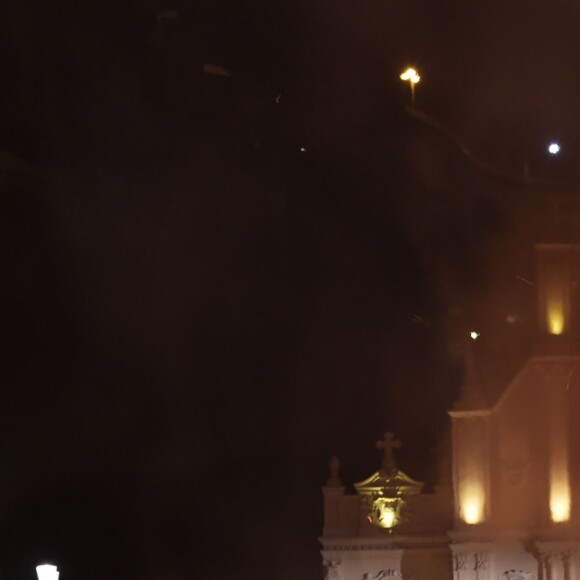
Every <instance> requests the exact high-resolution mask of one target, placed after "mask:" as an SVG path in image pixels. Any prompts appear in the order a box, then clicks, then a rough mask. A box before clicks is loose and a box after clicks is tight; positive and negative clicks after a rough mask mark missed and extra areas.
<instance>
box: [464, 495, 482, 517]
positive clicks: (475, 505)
mask: <svg viewBox="0 0 580 580" xmlns="http://www.w3.org/2000/svg"><path fill="white" fill-rule="evenodd" d="M461 519H462V520H463V521H464V522H465V523H466V524H469V525H475V524H479V523H481V522H482V521H483V497H482V494H478V493H473V492H472V493H470V494H466V497H465V499H464V500H463V501H462V502H461Z"/></svg>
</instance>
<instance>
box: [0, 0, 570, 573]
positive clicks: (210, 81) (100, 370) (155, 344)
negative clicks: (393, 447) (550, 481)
mask: <svg viewBox="0 0 580 580" xmlns="http://www.w3.org/2000/svg"><path fill="white" fill-rule="evenodd" d="M579 21H580V9H578V7H577V5H576V2H574V1H572V0H560V1H554V0H551V1H549V2H548V1H547V0H546V1H540V0H536V1H534V2H530V1H529V0H528V1H526V2H524V1H521V0H516V1H513V2H509V3H506V2H495V3H491V4H490V3H489V2H488V3H485V2H475V1H473V0H467V1H466V0H464V1H462V2H451V1H444V2H428V1H427V0H409V1H407V2H402V3H401V2H398V3H393V2H391V1H390V0H389V1H387V0H381V1H366V0H357V1H355V0H348V1H344V0H332V1H331V0H308V1H307V0H297V1H295V2H284V3H282V2H280V1H277V0H276V1H266V0H262V1H258V0H248V1H246V0H238V1H237V2H226V1H225V0H211V1H210V0H203V1H199V2H195V1H193V0H192V1H191V2H186V1H185V0H183V1H182V2H179V1H177V0H176V1H175V2H172V1H171V0H159V1H154V0H140V1H137V0H114V1H113V0H101V1H99V2H78V0H77V1H72V0H61V1H60V2H57V1H54V0H43V1H40V0H20V1H16V0H5V2H4V5H3V7H2V16H1V18H0V73H1V76H0V79H1V83H0V193H1V194H2V207H3V211H2V213H1V215H2V227H1V228H0V232H1V233H0V235H1V236H2V272H3V275H2V280H3V281H2V283H1V284H0V289H1V293H2V324H1V327H2V336H3V340H2V354H3V356H2V361H3V364H2V380H1V385H2V390H1V399H0V575H2V577H3V578H5V579H7V580H12V579H28V578H33V568H34V566H35V565H36V564H37V563H39V561H41V560H50V561H51V562H53V563H55V564H58V566H59V568H60V569H61V574H62V576H61V577H62V578H63V580H69V579H74V578H86V579H87V580H91V579H101V578H140V579H143V580H147V579H148V578H151V579H158V578H165V579H172V578H175V579H181V578H211V579H215V580H218V579H222V578H224V579H225V578H231V577H234V576H235V577H236V578H243V579H246V578H247V579H250V578H251V579H256V580H260V579H262V578H263V579H272V578H280V579H288V580H290V579H297V578H301V579H305V580H306V579H316V578H319V577H320V576H319V573H320V557H319V554H318V549H319V547H318V543H317V536H318V535H319V534H320V531H321V525H322V497H321V493H320V486H321V485H322V484H323V483H324V481H325V479H326V477H327V468H326V464H327V462H328V459H329V458H330V456H331V455H333V454H335V453H336V454H337V455H338V456H339V457H340V459H341V461H342V463H343V470H342V472H343V479H344V481H345V482H346V483H351V482H353V481H357V480H361V479H363V478H365V477H367V476H368V475H370V474H371V473H372V472H373V471H374V470H375V469H376V468H378V467H379V462H380V457H379V454H378V452H377V451H376V450H375V449H374V441H375V440H376V439H377V438H378V437H380V435H381V434H382V433H383V432H384V431H385V430H393V431H395V432H396V433H397V435H398V436H399V437H400V438H401V439H402V441H403V448H402V449H401V451H400V452H399V454H398V457H399V463H400V465H401V467H402V468H403V469H405V470H406V471H407V472H408V473H409V474H410V475H411V476H413V477H415V478H417V479H421V480H424V481H426V482H427V485H428V486H433V485H435V484H436V482H437V480H438V477H439V473H438V465H439V464H440V463H441V462H444V455H445V449H446V429H447V422H446V410H447V409H448V408H449V407H450V406H451V405H452V402H453V400H454V398H455V397H456V395H457V391H458V388H459V385H460V383H461V377H462V369H461V366H462V354H461V353H462V341H463V337H464V336H465V331H466V329H468V328H471V327H473V326H476V327H477V328H478V329H484V330H483V331H482V344H483V347H482V348H487V349H488V350H490V351H493V350H494V349H495V351H496V352H501V353H503V355H502V356H506V357H507V355H506V352H507V353H508V354H510V355H512V354H513V355H514V357H515V358H517V357H518V356H519V357H521V356H523V354H522V353H523V350H524V349H525V348H526V347H527V346H528V343H527V342H526V341H525V340H523V337H527V336H529V334H530V329H531V328H533V316H530V312H532V311H533V287H532V286H531V285H530V284H527V283H522V282H521V278H524V279H525V280H533V277H534V275H535V274H534V270H533V262H532V255H531V251H530V247H529V245H528V243H529V241H530V239H531V238H530V236H531V234H530V233H529V232H528V231H527V230H526V229H525V228H523V229H522V227H520V225H519V221H518V217H517V216H520V215H524V214H525V215H528V214H531V213H533V212H534V211H535V206H534V203H535V202H534V201H533V200H534V199H535V198H534V196H533V195H532V194H530V193H529V192H528V190H527V189H526V188H525V187H523V186H521V185H519V184H518V183H519V182H518V179H519V177H521V176H523V175H524V174H526V175H528V177H529V176H530V175H531V176H532V177H534V178H535V177H537V178H538V179H539V178H541V179H544V178H545V179H564V180H568V181H569V182H573V181H574V180H577V178H578V172H577V163H576V162H577V159H578V157H579V155H580V142H579V138H578V136H579V135H580V109H579V108H578V106H577V103H578V96H579V93H580V77H579V76H578V75H577V74H576V71H577V70H578V68H579V67H580V45H579V42H580V41H578V40H577V30H578V27H579V24H580V22H579ZM208 64H210V65H217V66H218V67H221V69H223V71H226V73H227V76H224V75H223V74H221V75H216V74H209V73H208V72H207V70H208V69H207V66H206V67H205V71H206V72H204V65H208ZM408 65H414V66H416V67H417V68H418V69H419V71H420V73H421V75H422V81H421V83H420V84H419V85H418V86H417V108H418V109H419V110H421V111H423V112H424V113H426V114H427V115H428V116H429V117H428V119H433V120H436V123H435V124H430V123H429V122H426V121H425V118H418V117H417V115H413V114H412V113H411V112H409V111H408V110H407V108H406V107H407V106H408V105H409V103H410V94H409V87H408V86H406V85H404V84H403V83H402V82H401V81H400V80H399V79H398V75H399V73H400V72H401V70H402V69H403V68H404V67H406V66H408ZM213 70H215V67H214V69H213ZM551 140H558V141H559V142H560V143H561V145H562V154H561V156H560V157H558V159H548V155H547V154H546V151H545V149H546V146H547V144H548V143H549V142H550V141H551ZM457 142H460V143H461V144H462V145H463V146H465V147H467V148H468V149H469V151H470V152H471V155H472V157H469V158H468V157H467V156H466V155H464V154H463V153H462V151H461V148H460V147H458V146H457ZM474 159H476V160H478V162H479V161H480V162H481V166H485V167H491V168H494V171H495V172H496V173H495V174H494V173H493V172H492V173H486V172H485V171H482V170H481V166H480V165H478V163H474V162H473V160H474ZM498 175H500V176H508V178H505V179H504V178H503V177H501V178H500V177H497V176H498ZM509 176H511V177H514V179H511V177H509ZM514 184H515V185H514ZM498 289H501V292H499V293H498ZM498 296H499V297H500V298H498ZM506 316H512V318H511V319H510V321H511V322H510V323H509V324H508V325H507V326H506ZM494 333H495V335H497V336H501V337H502V338H501V340H500V339H498V340H497V341H495V342H494V341H492V340H488V341H487V343H486V340H487V339H486V337H487V336H493V335H494ZM495 360H496V361H497V357H496V359H495ZM500 362H502V361H500ZM500 366H501V365H500Z"/></svg>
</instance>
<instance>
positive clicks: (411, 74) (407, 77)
mask: <svg viewBox="0 0 580 580" xmlns="http://www.w3.org/2000/svg"><path fill="white" fill-rule="evenodd" d="M399 78H400V79H401V80H402V81H405V82H408V83H409V86H410V87H411V105H412V106H413V107H414V106H415V85H416V84H417V83H418V82H419V81H420V80H421V77H420V76H419V73H418V72H417V71H416V70H415V69H414V68H408V69H407V70H405V71H403V72H402V73H401V74H400V75H399Z"/></svg>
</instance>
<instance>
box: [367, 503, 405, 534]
mask: <svg viewBox="0 0 580 580" xmlns="http://www.w3.org/2000/svg"><path fill="white" fill-rule="evenodd" d="M402 503H403V502H402V500H401V499H399V498H384V497H383V498H379V499H376V500H375V501H374V502H373V513H372V515H371V517H370V521H371V522H373V523H375V524H376V525H378V526H380V527H381V528H386V529H391V528H394V527H395V526H396V525H397V524H398V523H399V509H400V507H401V505H402Z"/></svg>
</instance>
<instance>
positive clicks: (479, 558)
mask: <svg viewBox="0 0 580 580" xmlns="http://www.w3.org/2000/svg"><path fill="white" fill-rule="evenodd" d="M488 564H489V554H475V569H476V570H487V567H488Z"/></svg>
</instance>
